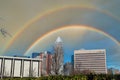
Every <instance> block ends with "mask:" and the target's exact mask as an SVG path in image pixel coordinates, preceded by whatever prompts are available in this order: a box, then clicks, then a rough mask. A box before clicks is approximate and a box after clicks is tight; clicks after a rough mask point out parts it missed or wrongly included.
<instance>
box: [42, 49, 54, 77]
mask: <svg viewBox="0 0 120 80" xmlns="http://www.w3.org/2000/svg"><path fill="white" fill-rule="evenodd" d="M40 59H42V65H41V68H42V69H41V70H42V72H41V74H42V75H44V76H46V75H49V74H51V66H52V54H51V53H50V52H48V51H45V52H41V53H40Z"/></svg>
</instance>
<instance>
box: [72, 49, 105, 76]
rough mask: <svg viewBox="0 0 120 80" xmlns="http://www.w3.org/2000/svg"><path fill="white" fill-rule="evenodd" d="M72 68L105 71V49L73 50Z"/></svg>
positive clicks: (97, 71) (96, 71)
mask: <svg viewBox="0 0 120 80" xmlns="http://www.w3.org/2000/svg"><path fill="white" fill-rule="evenodd" d="M74 69H75V70H79V71H84V70H89V71H93V72H95V73H98V74H99V73H107V67H106V50H105V49H100V50H75V51H74Z"/></svg>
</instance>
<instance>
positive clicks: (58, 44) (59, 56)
mask: <svg viewBox="0 0 120 80" xmlns="http://www.w3.org/2000/svg"><path fill="white" fill-rule="evenodd" d="M52 64H53V66H52V68H53V73H54V74H55V75H59V74H63V41H62V39H61V38H60V37H58V38H57V39H56V41H55V45H54V54H53V61H52Z"/></svg>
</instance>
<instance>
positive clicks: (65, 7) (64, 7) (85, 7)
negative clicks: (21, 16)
mask: <svg viewBox="0 0 120 80" xmlns="http://www.w3.org/2000/svg"><path fill="white" fill-rule="evenodd" d="M71 8H73V9H74V8H79V9H90V10H96V11H98V12H100V13H103V14H106V15H108V16H110V17H113V18H114V19H117V20H119V19H118V18H117V17H116V16H113V15H112V14H111V13H109V12H107V11H104V10H101V9H97V8H95V7H93V6H87V5H81V6H76V5H72V6H70V5H69V6H63V7H56V8H53V9H51V10H48V11H46V12H43V13H41V14H40V15H38V16H36V17H35V18H34V19H32V20H30V21H28V22H27V23H26V24H25V25H24V26H23V27H22V29H21V30H19V32H17V33H16V34H15V35H14V37H13V38H12V39H11V40H10V41H9V42H8V44H7V46H6V49H5V51H6V50H7V49H8V48H9V47H10V46H11V45H12V44H13V43H14V41H15V40H16V39H17V38H18V37H19V36H20V35H21V34H22V32H23V31H25V30H26V29H27V28H29V26H30V25H32V24H33V23H35V22H36V21H38V20H39V19H43V18H45V17H46V16H48V15H50V14H52V13H56V12H58V11H62V10H65V9H71ZM53 31H54V30H53ZM50 32H52V31H50ZM98 32H99V31H98ZM46 34H47V33H46ZM46 34H45V35H46ZM109 36H110V35H109ZM42 37H43V36H42ZM112 39H113V38H112ZM113 40H114V41H115V42H117V43H118V41H117V40H115V39H113Z"/></svg>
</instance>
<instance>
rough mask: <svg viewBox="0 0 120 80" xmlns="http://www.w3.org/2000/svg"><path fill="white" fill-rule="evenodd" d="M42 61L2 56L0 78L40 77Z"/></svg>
mask: <svg viewBox="0 0 120 80" xmlns="http://www.w3.org/2000/svg"><path fill="white" fill-rule="evenodd" d="M41 61H42V60H41V59H34V58H22V57H8V56H0V76H1V78H2V77H40V76H41V68H40V65H41Z"/></svg>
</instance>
